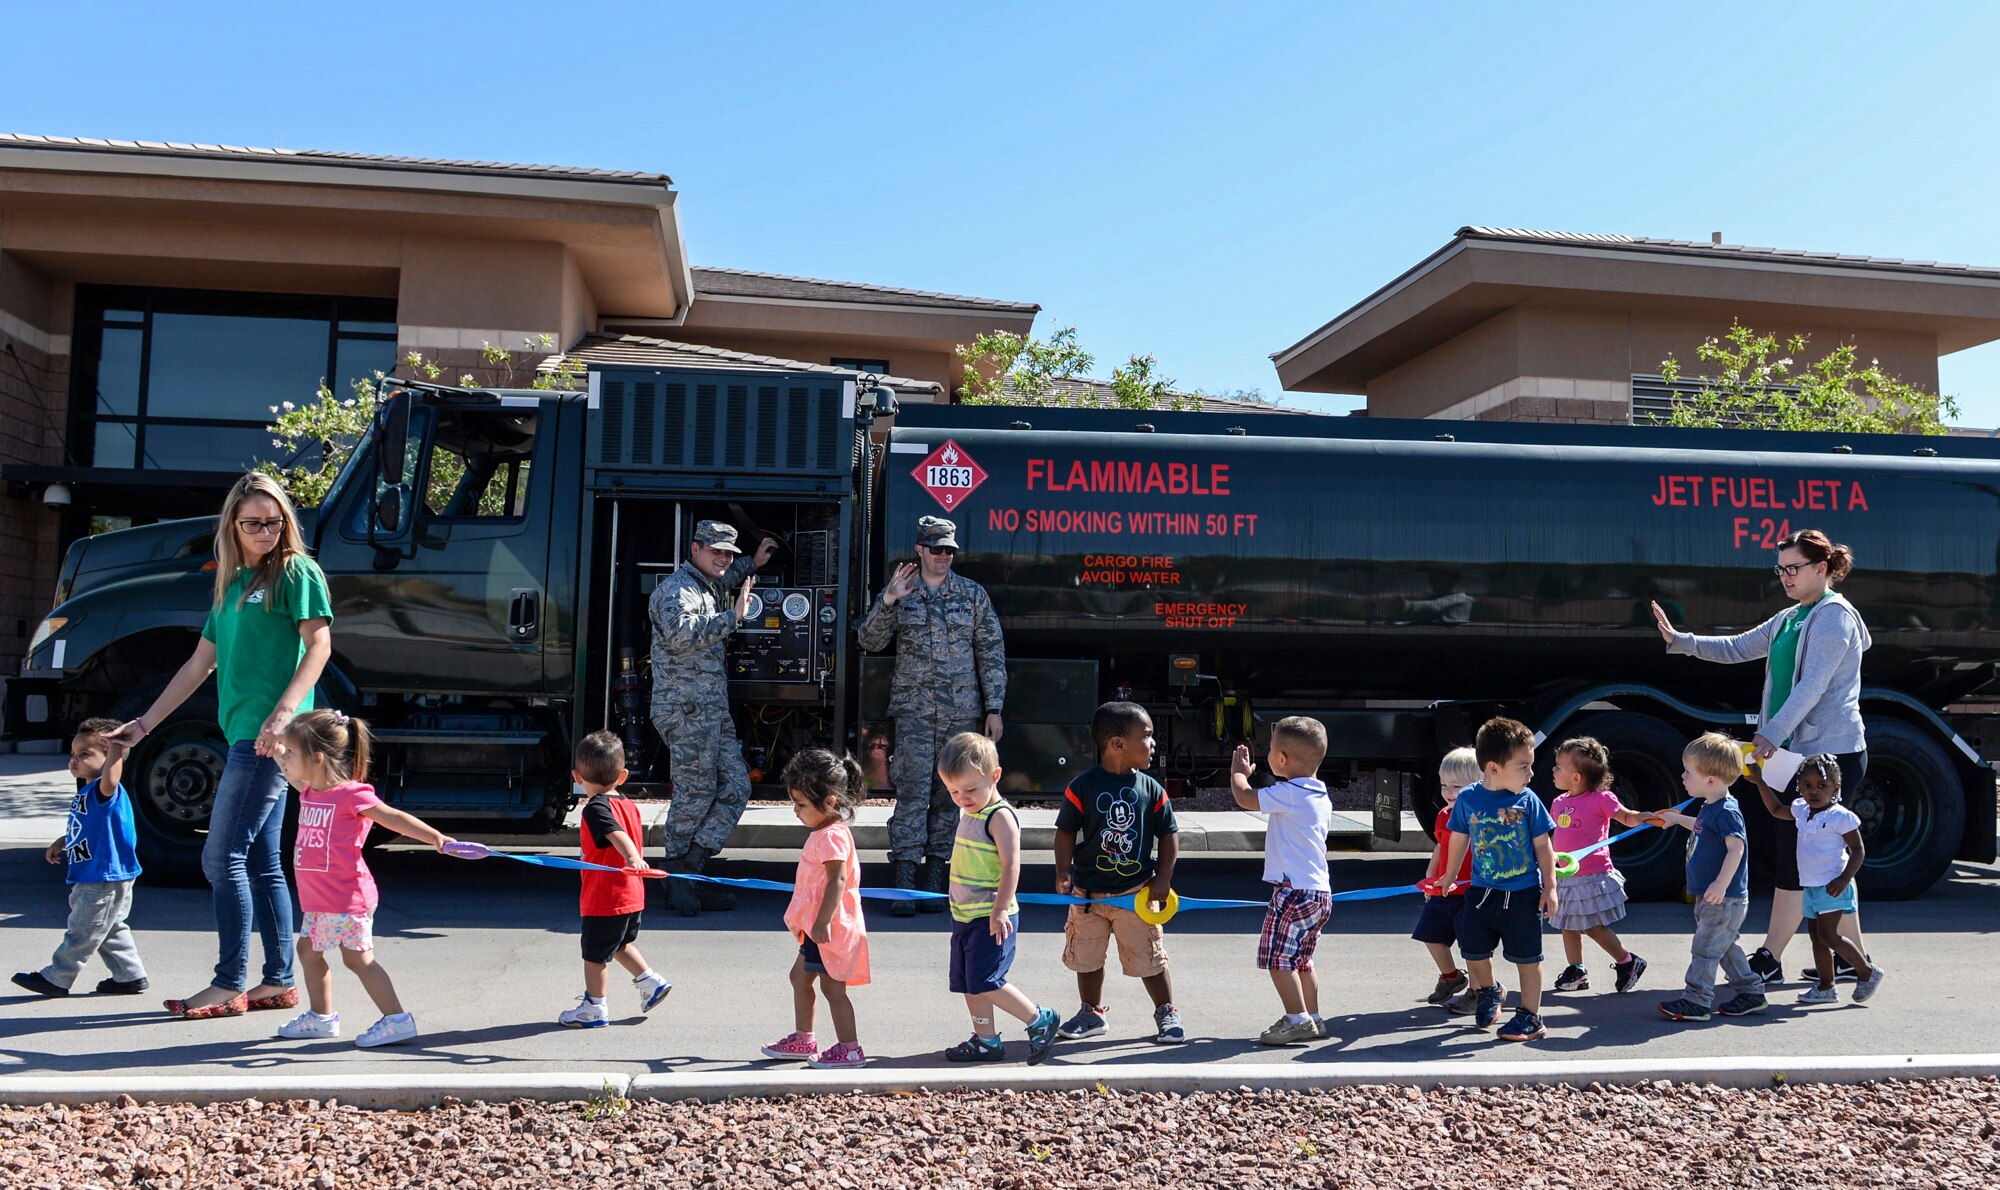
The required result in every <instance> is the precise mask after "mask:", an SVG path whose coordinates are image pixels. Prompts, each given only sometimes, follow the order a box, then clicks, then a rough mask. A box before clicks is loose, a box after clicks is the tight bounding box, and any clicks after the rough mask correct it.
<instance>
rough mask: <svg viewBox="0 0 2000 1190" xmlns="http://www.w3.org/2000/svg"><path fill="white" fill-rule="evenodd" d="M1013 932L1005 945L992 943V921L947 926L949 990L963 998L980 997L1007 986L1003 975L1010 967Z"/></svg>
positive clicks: (1015, 934) (1016, 932) (1018, 933)
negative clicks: (948, 940) (949, 969)
mask: <svg viewBox="0 0 2000 1190" xmlns="http://www.w3.org/2000/svg"><path fill="white" fill-rule="evenodd" d="M1020 936H1021V931H1020V929H1019V928H1018V923H1017V928H1016V929H1015V930H1014V931H1013V932H1011V933H1009V934H1008V935H1007V940H1006V941H1005V942H995V941H994V940H993V923H992V919H990V918H985V917H982V918H980V919H979V920H978V921H954V922H952V923H951V990H952V991H954V992H958V993H960V994H961V995H966V996H983V995H985V994H986V993H987V992H997V991H999V990H1000V989H1001V988H1004V987H1006V986H1007V972H1009V971H1010V970H1012V969H1013V967H1014V939H1016V938H1018V937H1020Z"/></svg>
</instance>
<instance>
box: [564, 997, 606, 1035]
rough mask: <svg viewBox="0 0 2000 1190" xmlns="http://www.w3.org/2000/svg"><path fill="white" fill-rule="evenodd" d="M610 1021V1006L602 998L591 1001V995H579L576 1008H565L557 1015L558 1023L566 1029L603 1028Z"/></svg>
mask: <svg viewBox="0 0 2000 1190" xmlns="http://www.w3.org/2000/svg"><path fill="white" fill-rule="evenodd" d="M610 1023H611V1009H610V1007H609V1006H608V1005H606V1004H605V1003H604V1001H602V1000H599V1001H598V1002H597V1003H595V1004H593V1003H591V1002H590V997H589V996H578V997H577V998H576V1007H575V1008H565V1009H563V1010H562V1012H561V1013H559V1014H557V1016H556V1024H558V1025H561V1026H562V1027H563V1028H565V1029H602V1028H603V1027H604V1026H606V1025H608V1024H610Z"/></svg>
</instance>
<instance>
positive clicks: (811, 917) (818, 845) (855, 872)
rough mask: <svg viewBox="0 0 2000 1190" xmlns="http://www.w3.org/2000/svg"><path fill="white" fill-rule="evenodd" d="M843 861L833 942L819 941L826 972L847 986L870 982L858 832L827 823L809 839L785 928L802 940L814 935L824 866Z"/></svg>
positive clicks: (822, 894) (823, 885)
mask: <svg viewBox="0 0 2000 1190" xmlns="http://www.w3.org/2000/svg"><path fill="white" fill-rule="evenodd" d="M834 860H843V861H845V862H846V865H847V891H846V892H844V893H842V894H841V897H840V907H839V908H838V909H835V910H834V911H833V921H832V922H831V923H830V924H831V926H832V933H833V940H832V941H831V942H822V943H820V944H819V954H820V959H821V960H822V961H823V962H824V963H825V964H826V973H827V974H828V975H831V976H833V977H834V978H835V979H837V980H839V981H840V982H842V983H844V984H847V985H848V986H849V987H859V986H861V985H862V984H864V983H867V982H868V923H867V922H865V921H863V920H862V917H861V859H860V857H859V856H857V855H856V854H855V853H854V832H852V831H850V830H848V829H847V824H846V823H844V822H835V823H833V824H832V825H830V826H823V827H821V828H820V829H818V830H816V831H814V832H813V833H812V834H811V835H809V836H807V838H806V847H805V851H804V853H803V854H801V855H800V856H799V873H798V875H797V876H796V877H794V878H793V884H794V885H795V887H794V888H793V890H792V903H791V904H789V905H787V906H785V928H786V929H788V930H790V931H791V932H792V935H793V936H794V937H796V938H797V939H798V940H799V941H801V942H804V941H805V940H806V939H808V938H810V937H812V928H813V922H814V921H816V920H818V918H819V908H820V905H821V903H822V902H823V901H824V900H825V899H826V883H827V882H826V865H827V864H829V863H832V862H833V861H834Z"/></svg>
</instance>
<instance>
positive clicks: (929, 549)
mask: <svg viewBox="0 0 2000 1190" xmlns="http://www.w3.org/2000/svg"><path fill="white" fill-rule="evenodd" d="M917 548H918V549H920V550H922V551H924V552H925V553H927V554H942V555H944V556H945V557H947V558H949V557H950V556H951V555H953V554H955V553H957V552H958V550H957V549H956V548H955V547H953V546H948V545H920V546H918V547H917Z"/></svg>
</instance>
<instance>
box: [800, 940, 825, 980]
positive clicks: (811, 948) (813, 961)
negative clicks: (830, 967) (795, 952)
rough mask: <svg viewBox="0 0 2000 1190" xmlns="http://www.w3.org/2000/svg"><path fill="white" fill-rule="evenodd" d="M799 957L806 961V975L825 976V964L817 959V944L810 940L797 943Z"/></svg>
mask: <svg viewBox="0 0 2000 1190" xmlns="http://www.w3.org/2000/svg"><path fill="white" fill-rule="evenodd" d="M799 957H800V958H802V959H804V960H805V961H806V974H808V975H825V974H826V963H825V962H824V961H823V960H821V958H820V957H819V943H817V942H814V941H813V940H812V939H810V938H808V939H806V940H805V941H804V942H801V943H799Z"/></svg>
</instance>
